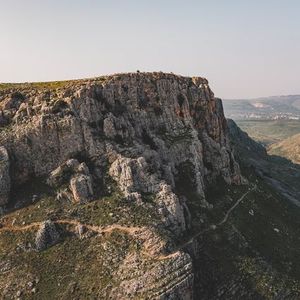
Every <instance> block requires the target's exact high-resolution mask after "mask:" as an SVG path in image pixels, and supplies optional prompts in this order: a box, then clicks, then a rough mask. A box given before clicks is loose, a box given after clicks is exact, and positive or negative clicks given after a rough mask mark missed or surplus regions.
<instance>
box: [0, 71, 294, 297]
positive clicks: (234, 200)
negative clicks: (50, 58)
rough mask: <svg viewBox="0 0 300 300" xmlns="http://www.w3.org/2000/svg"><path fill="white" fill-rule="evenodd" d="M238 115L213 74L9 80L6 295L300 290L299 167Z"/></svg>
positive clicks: (4, 144) (276, 293) (2, 279)
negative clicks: (249, 131) (227, 107)
mask: <svg viewBox="0 0 300 300" xmlns="http://www.w3.org/2000/svg"><path fill="white" fill-rule="evenodd" d="M229 125H230V126H229V127H228V123H227V121H226V119H225V117H224V113H223V107H222V102H221V100H220V99H217V98H215V97H214V94H213V92H212V91H211V90H210V88H209V85H208V81H207V80H206V79H205V78H201V77H193V78H189V77H182V76H178V75H174V74H166V73H139V72H138V73H130V74H116V75H111V76H103V77H99V78H94V79H87V80H77V81H66V82H55V83H39V84H8V85H7V84H3V85H2V86H1V89H0V126H1V127H0V187H1V192H0V205H1V215H2V216H1V219H0V270H1V272H0V294H1V298H4V299H16V298H22V299H70V298H71V299H184V300H189V299H206V300H211V299H249V300H250V299H251V300H252V299H297V298H299V297H300V273H299V270H300V268H299V267H300V266H299V260H298V257H299V254H300V253H299V251H300V250H299V249H300V239H299V236H300V226H299V225H300V224H299V214H300V209H299V207H298V206H297V205H298V203H297V201H296V200H295V199H296V198H297V195H298V194H297V193H300V191H299V187H298V183H297V182H299V176H300V170H299V169H298V168H297V166H294V165H292V164H290V163H289V162H287V161H282V160H277V159H273V158H270V157H269V156H268V155H267V153H266V151H265V149H264V148H263V147H262V146H261V145H259V144H257V143H255V142H254V141H253V140H251V139H250V138H249V137H248V136H247V135H246V134H245V133H243V132H242V131H241V130H240V129H239V128H238V127H237V126H235V125H234V124H230V122H229ZM235 153H236V154H237V158H235ZM270 166H271V167H272V168H271V169H272V170H271V172H269V171H268V170H269V168H270ZM276 174H277V175H276ZM279 174H281V181H279V178H277V177H276V176H278V175H279Z"/></svg>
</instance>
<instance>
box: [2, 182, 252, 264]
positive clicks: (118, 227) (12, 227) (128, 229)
mask: <svg viewBox="0 0 300 300" xmlns="http://www.w3.org/2000/svg"><path fill="white" fill-rule="evenodd" d="M254 190H256V185H254V186H253V187H252V188H251V189H249V190H248V191H247V192H245V193H244V194H243V195H242V196H241V197H240V198H239V199H238V200H237V201H236V202H235V204H234V205H233V206H231V207H230V208H229V209H228V211H227V212H226V214H225V216H224V218H223V219H222V220H221V221H220V222H219V223H217V224H212V225H210V226H209V227H208V228H206V229H204V230H202V231H199V232H197V233H195V234H194V235H192V236H191V237H190V238H189V240H188V241H186V242H184V243H183V244H180V245H178V246H177V247H176V248H175V249H174V251H173V252H172V253H170V254H166V255H163V254H162V255H155V256H153V255H151V254H149V253H146V252H143V254H145V255H146V256H150V257H152V258H155V259H156V260H166V259H170V258H172V257H176V256H177V255H179V252H180V251H181V250H183V249H184V248H185V247H186V246H188V245H189V244H191V243H192V242H193V241H194V240H195V239H196V238H197V237H199V236H200V235H202V234H204V233H205V232H208V231H212V230H216V229H217V228H218V227H220V226H222V225H224V224H225V223H226V222H227V221H228V218H229V216H230V214H231V213H232V212H233V210H234V209H236V208H237V207H238V205H239V204H240V203H241V202H242V201H243V200H244V199H245V197H246V196H247V195H248V194H249V193H251V192H252V191H254ZM43 223H44V222H34V223H31V224H28V225H23V226H18V225H5V226H3V227H0V232H18V231H19V232H22V231H28V230H31V229H33V228H36V227H37V228H38V227H40V226H41V225H42V224H43ZM54 223H56V224H62V225H72V226H83V227H84V228H86V229H88V230H90V231H93V232H96V233H98V234H105V233H112V232H113V231H122V232H125V233H127V234H129V235H136V234H137V233H141V232H142V231H144V230H146V229H147V228H146V227H132V226H122V225H118V224H113V225H109V226H106V227H102V226H96V225H89V224H83V223H81V222H79V221H76V220H67V219H63V220H56V221H54Z"/></svg>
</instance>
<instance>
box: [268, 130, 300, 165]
mask: <svg viewBox="0 0 300 300" xmlns="http://www.w3.org/2000/svg"><path fill="white" fill-rule="evenodd" d="M268 150H269V153H270V154H274V155H279V156H283V157H286V158H288V159H290V160H291V161H292V162H294V163H295V164H300V134H295V135H293V136H291V137H289V138H287V139H284V140H283V141H280V142H277V143H274V144H272V145H271V146H270V147H269V148H268Z"/></svg>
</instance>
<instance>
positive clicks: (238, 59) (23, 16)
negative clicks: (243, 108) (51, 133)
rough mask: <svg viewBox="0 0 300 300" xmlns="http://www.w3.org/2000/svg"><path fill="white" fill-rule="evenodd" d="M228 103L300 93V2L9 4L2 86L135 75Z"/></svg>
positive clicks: (29, 0) (2, 4)
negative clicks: (182, 84)
mask: <svg viewBox="0 0 300 300" xmlns="http://www.w3.org/2000/svg"><path fill="white" fill-rule="evenodd" d="M136 70H141V71H165V72H174V73H178V74H182V75H189V76H192V75H199V76H204V77H206V78H207V79H208V80H209V82H210V85H211V87H212V89H213V91H214V92H215V94H216V95H217V96H219V97H223V98H240V97H257V96H269V95H281V94H300V1H299V0H285V1H283V0H280V1H279V0H259V1H258V0H247V1H246V0H245V1H243V0H236V1H234V0H222V1H221V0H219V1H217V0H210V1H209V0H207V1H201V0H199V1H196V0H195V1H193V0H190V1H189V0H181V1H178V0H122V1H121V0H119V1H117V0H105V1H102V0H0V82H20V81H48V80H60V79H72V78H82V77H93V76H98V75H101V74H110V73H116V72H129V71H136Z"/></svg>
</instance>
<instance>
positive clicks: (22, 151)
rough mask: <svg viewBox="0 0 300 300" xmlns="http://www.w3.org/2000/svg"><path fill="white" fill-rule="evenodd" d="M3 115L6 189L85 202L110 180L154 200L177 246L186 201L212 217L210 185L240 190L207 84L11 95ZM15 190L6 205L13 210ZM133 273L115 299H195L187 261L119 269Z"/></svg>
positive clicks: (132, 195) (163, 79) (134, 84)
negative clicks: (47, 191)
mask: <svg viewBox="0 0 300 300" xmlns="http://www.w3.org/2000/svg"><path fill="white" fill-rule="evenodd" d="M0 116H1V117H0V124H1V125H0V126H2V130H1V132H0V144H1V146H2V148H1V149H4V148H3V147H5V148H6V149H7V150H8V153H9V155H10V157H12V158H13V159H12V160H11V164H10V169H11V172H10V177H9V176H8V167H9V162H8V160H7V159H4V160H3V161H4V164H3V166H4V167H2V162H0V175H1V176H2V177H1V178H4V179H1V181H0V182H1V186H2V185H4V186H6V187H9V182H10V180H11V182H12V185H13V186H18V185H20V184H21V183H24V182H26V181H28V180H30V178H32V177H46V178H48V184H49V185H51V186H52V187H53V188H54V189H57V192H58V198H63V195H67V197H71V198H72V199H73V201H74V202H79V203H85V202H87V201H90V200H91V199H95V198H97V196H98V195H99V193H100V194H101V191H100V190H101V187H102V185H103V182H104V178H105V177H106V176H111V177H112V178H113V179H114V180H115V181H116V183H117V185H118V188H119V190H120V191H121V192H122V194H123V195H124V197H125V198H126V199H127V200H128V201H133V202H135V203H136V204H137V205H143V204H144V201H145V199H146V198H147V199H149V198H151V201H152V202H153V203H154V207H155V209H156V212H157V215H158V216H159V218H160V222H159V223H160V224H159V225H160V226H162V227H163V228H164V229H165V230H167V231H168V232H170V233H171V234H172V235H173V236H176V237H180V236H181V235H182V234H183V233H184V232H185V231H186V230H187V228H188V227H189V226H190V224H189V216H190V211H189V209H188V207H187V205H186V199H187V198H188V197H190V196H191V195H192V196H193V199H196V201H197V202H198V203H199V204H200V206H201V207H202V208H209V207H211V206H212V205H210V204H209V203H208V202H207V200H206V198H205V191H206V189H207V188H208V187H209V186H211V185H213V184H215V182H216V181H217V180H220V179H222V180H223V181H225V182H226V183H227V184H232V183H235V184H239V183H240V182H241V176H240V172H239V166H238V164H237V163H236V162H235V159H234V157H233V154H232V151H231V147H230V144H229V140H228V136H227V124H226V120H225V118H224V114H223V108H222V103H221V101H220V100H218V99H216V98H215V97H214V94H213V93H212V91H211V90H210V88H209V86H208V82H207V80H206V79H204V78H200V77H194V78H189V77H182V76H177V75H173V74H164V73H132V74H117V75H113V76H108V77H101V78H97V79H92V80H85V81H76V82H72V83H69V84H66V85H65V86H63V87H60V88H57V89H49V90H47V89H38V88H30V86H27V87H24V88H20V89H18V93H16V91H14V90H5V91H2V92H1V91H0ZM7 128H10V130H6V129H7ZM5 153H6V152H5ZM4 157H8V156H7V155H6V154H5V155H4ZM2 174H3V175H2ZM61 187H64V188H65V190H64V191H63V192H62V191H61V190H59V189H60V188H61ZM3 191H5V190H3ZM8 191H9V188H7V192H4V196H5V198H1V199H2V201H1V202H0V204H4V203H6V202H7V200H8V198H7V195H8ZM2 193H3V192H2ZM1 197H2V194H1ZM3 199H5V200H3ZM52 227H53V226H52V225H51V223H49V222H48V223H45V225H44V227H43V229H41V232H40V233H39V236H40V238H39V239H38V240H42V242H41V243H40V242H38V244H39V245H37V246H38V248H44V247H45V245H44V244H45V243H44V242H43V240H44V236H45V235H49V234H48V233H49V230H50V229H51V228H52ZM48 229H49V230H48ZM50 231H51V232H52V229H51V230H50ZM49 237H50V240H51V242H50V244H51V243H52V241H56V238H57V236H56V234H55V236H52V235H51V234H50V235H49ZM40 244H41V245H40ZM130 267H131V268H133V270H132V274H131V275H132V278H127V279H126V280H125V279H124V280H123V284H122V285H120V286H119V287H118V288H115V289H113V290H112V292H111V293H112V294H111V295H112V296H113V297H115V299H119V298H126V297H131V296H132V297H134V296H135V295H140V294H141V291H143V293H144V292H145V293H146V294H147V293H148V292H149V293H150V291H151V293H152V296H153V297H160V299H191V298H192V291H193V270H192V260H191V257H190V256H189V255H188V254H187V253H183V252H181V251H178V256H176V257H174V258H172V259H171V260H169V261H166V264H164V265H161V264H157V263H156V264H153V266H150V267H149V268H148V269H147V267H146V266H143V262H141V261H139V260H138V259H137V260H135V258H134V257H132V256H129V257H126V258H125V259H124V262H123V264H122V265H120V267H119V270H118V276H119V278H120V279H122V278H123V277H124V278H125V277H126V276H128V274H127V275H126V274H125V275H124V269H128V268H130ZM141 270H146V271H141ZM172 270H173V271H172ZM141 272H142V273H141ZM172 272H173V273H172ZM125 273H126V272H125ZM171 273H172V274H171ZM137 280H138V281H137ZM138 282H140V283H138ZM157 282H159V284H157ZM160 284H161V285H160ZM147 291H148V292H147ZM129 292H130V296H129V295H128V294H127V293H129ZM149 293H148V294H149ZM151 293H150V294H151ZM163 297H165V298H163ZM176 297H177V298H176Z"/></svg>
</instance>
